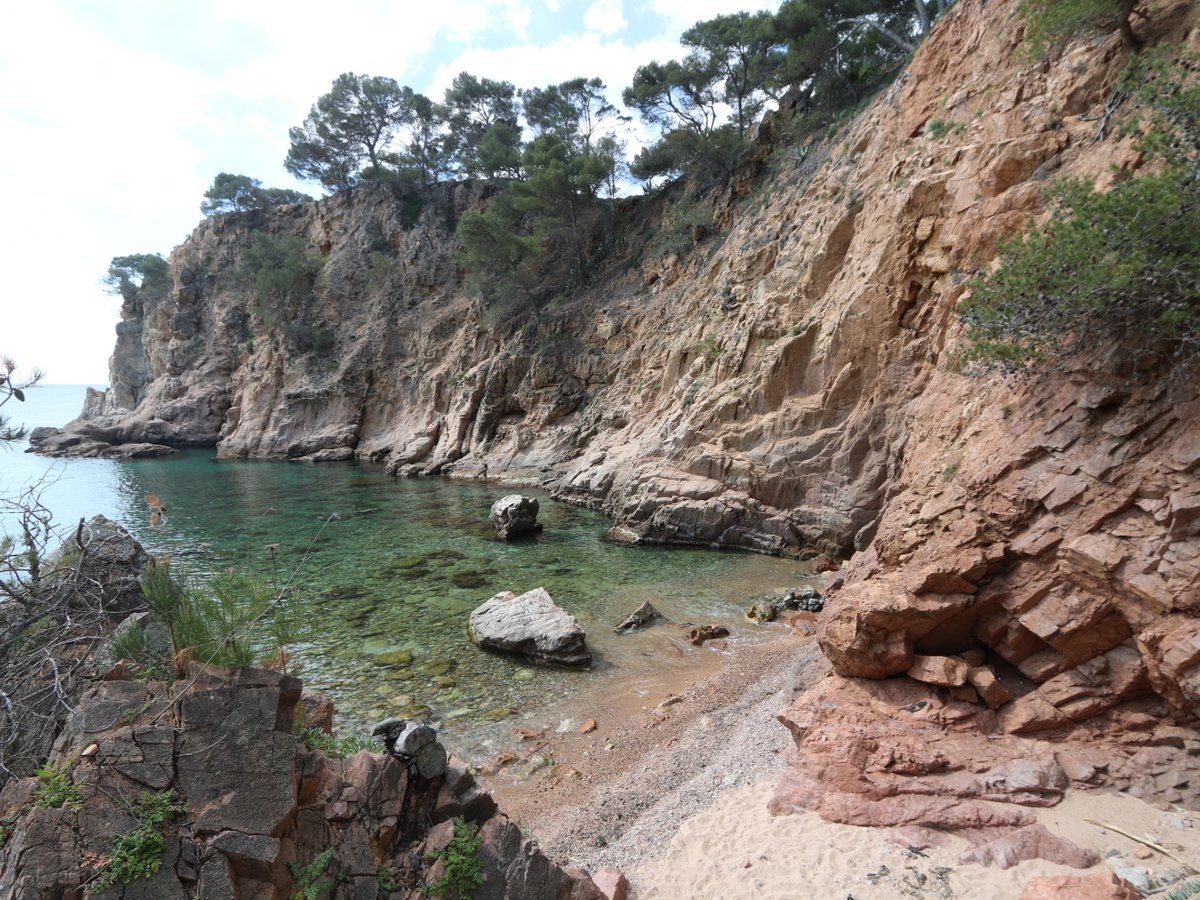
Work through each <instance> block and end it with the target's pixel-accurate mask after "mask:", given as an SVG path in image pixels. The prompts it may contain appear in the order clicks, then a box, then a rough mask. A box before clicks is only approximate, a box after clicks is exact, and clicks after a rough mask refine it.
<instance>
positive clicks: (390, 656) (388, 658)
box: [371, 650, 413, 666]
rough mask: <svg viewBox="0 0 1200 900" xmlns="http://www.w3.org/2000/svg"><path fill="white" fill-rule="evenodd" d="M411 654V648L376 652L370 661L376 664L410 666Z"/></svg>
mask: <svg viewBox="0 0 1200 900" xmlns="http://www.w3.org/2000/svg"><path fill="white" fill-rule="evenodd" d="M412 661H413V655H412V651H411V650H392V651H390V652H388V653H376V654H375V655H374V656H372V657H371V662H372V663H374V664H375V665H377V666H411V665H412Z"/></svg>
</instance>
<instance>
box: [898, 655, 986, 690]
mask: <svg viewBox="0 0 1200 900" xmlns="http://www.w3.org/2000/svg"><path fill="white" fill-rule="evenodd" d="M970 669H971V667H970V666H969V665H967V662H966V660H963V659H958V658H957V657H954V656H921V655H919V654H918V655H917V656H914V657H913V664H912V667H911V668H910V669H909V670H908V677H909V678H915V679H916V680H917V681H923V682H924V683H925V684H936V685H938V686H940V687H962V686H963V685H964V684H966V683H967V673H968V672H969V671H970Z"/></svg>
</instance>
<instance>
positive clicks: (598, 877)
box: [592, 866, 629, 900]
mask: <svg viewBox="0 0 1200 900" xmlns="http://www.w3.org/2000/svg"><path fill="white" fill-rule="evenodd" d="M592 882H593V883H594V884H595V885H596V887H598V888H600V892H601V893H602V894H604V896H605V897H606V898H608V900H625V898H626V897H627V896H629V882H628V881H627V880H626V879H625V873H624V872H622V871H621V870H620V869H614V868H612V867H611V866H606V867H605V868H603V869H601V870H600V871H598V872H596V873H594V874H593V875H592Z"/></svg>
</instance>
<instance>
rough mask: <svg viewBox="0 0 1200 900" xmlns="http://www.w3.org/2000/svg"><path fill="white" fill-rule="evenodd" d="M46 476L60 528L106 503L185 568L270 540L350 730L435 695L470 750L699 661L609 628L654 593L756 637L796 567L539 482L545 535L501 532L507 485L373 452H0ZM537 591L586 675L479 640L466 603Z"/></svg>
mask: <svg viewBox="0 0 1200 900" xmlns="http://www.w3.org/2000/svg"><path fill="white" fill-rule="evenodd" d="M40 390H42V391H46V390H47V389H45V388H43V389H40ZM82 396H83V391H82V388H80V389H78V392H77V397H78V402H76V403H75V405H74V407H73V408H72V409H70V410H69V411H68V412H67V413H66V414H65V415H62V414H59V415H58V418H57V419H54V420H50V424H62V423H63V422H65V421H66V420H67V419H69V418H71V417H73V416H74V414H75V413H76V412H77V411H78V408H79V405H80V404H81V403H82ZM35 399H41V398H40V397H38V396H37V395H34V394H32V393H31V396H30V400H31V402H32V401H34V400H35ZM50 399H55V400H57V399H58V398H50ZM63 402H64V403H65V402H66V401H63ZM10 405H12V404H10ZM6 411H7V408H6ZM33 424H42V422H35V423H33ZM47 472H48V473H50V477H52V478H53V479H54V481H53V483H52V484H50V486H49V487H48V488H47V489H46V490H45V491H44V492H43V501H44V502H45V503H46V504H47V505H48V506H49V507H50V508H51V509H52V510H53V511H54V513H55V516H56V518H57V519H58V521H60V522H61V523H63V527H64V529H69V528H70V527H71V526H72V525H73V524H74V522H76V521H78V519H79V517H80V516H91V515H94V514H95V513H97V512H103V513H104V514H105V515H107V516H109V517H110V518H113V519H115V520H117V521H119V522H121V523H122V524H123V525H125V526H126V527H127V528H129V529H130V530H131V531H132V532H133V533H134V534H135V535H136V536H137V537H138V538H139V539H140V540H141V541H142V542H143V543H144V544H145V545H146V546H147V548H149V549H152V550H154V551H157V552H165V553H171V554H173V555H174V556H175V557H176V558H177V559H178V560H180V561H185V562H186V565H187V566H188V568H189V569H191V570H192V571H196V572H199V573H203V572H205V571H213V570H215V569H217V568H223V567H227V566H237V567H244V568H247V569H250V570H253V571H257V572H259V573H261V574H264V575H268V576H270V575H271V574H272V559H271V555H270V554H269V553H268V551H267V549H266V548H267V546H268V545H278V550H277V551H276V558H275V562H274V566H275V567H276V569H277V575H278V577H279V578H280V579H281V580H283V579H287V578H293V579H294V580H295V583H296V584H298V585H299V586H300V588H301V593H302V598H303V600H302V602H303V606H304V609H305V618H306V622H307V625H308V626H309V628H308V633H307V634H306V636H305V640H304V642H303V643H301V644H300V645H299V646H298V647H296V648H295V653H294V660H295V668H297V669H298V671H299V672H300V674H302V675H303V676H304V678H305V681H306V683H307V684H308V685H309V686H311V687H315V688H318V689H321V690H325V691H326V692H328V693H329V694H331V695H332V696H333V697H334V699H335V702H336V704H337V708H338V710H339V715H340V718H341V722H340V725H341V727H342V728H353V729H358V728H361V727H362V726H364V725H367V724H369V723H370V722H372V721H374V720H378V719H380V718H383V717H384V716H388V715H403V714H404V712H405V711H406V710H408V711H409V712H414V711H418V710H420V709H421V708H423V707H427V708H428V710H429V713H430V714H431V715H432V716H433V718H434V719H435V720H436V721H437V722H438V723H440V724H441V726H442V727H443V729H445V730H447V731H448V732H449V734H450V735H451V736H452V737H451V738H450V739H451V740H452V742H456V745H457V746H459V747H460V749H461V750H465V751H467V752H469V751H470V749H471V747H473V746H479V745H481V744H482V743H483V742H486V741H487V740H488V735H489V734H490V733H494V732H495V731H497V730H498V729H501V728H504V729H507V728H508V727H510V726H511V725H512V724H513V722H514V721H515V720H517V719H519V718H521V717H523V716H526V715H528V714H529V713H530V712H531V711H534V710H538V709H545V708H547V707H549V706H551V705H554V704H558V703H561V702H562V701H564V700H566V699H569V698H570V697H571V695H572V694H573V693H575V692H578V691H579V690H581V689H582V688H584V687H588V686H594V685H595V684H596V683H597V680H598V679H612V678H615V677H620V676H622V675H633V674H638V675H644V674H645V673H646V672H661V673H662V674H663V676H664V678H666V677H673V678H678V676H679V673H680V671H682V670H686V668H687V667H688V666H689V665H694V660H692V661H689V659H688V655H689V654H691V653H692V651H691V649H690V648H687V650H686V652H685V653H684V654H682V655H681V653H680V650H681V649H683V648H684V647H685V646H686V645H684V643H683V640H682V634H681V630H680V629H678V628H675V627H673V626H668V627H664V628H656V629H651V630H650V631H648V632H645V633H642V634H638V635H632V636H624V637H622V636H618V635H616V634H615V633H613V631H612V626H613V625H614V624H615V623H616V622H618V621H620V620H621V619H622V618H623V617H624V616H625V615H626V614H628V613H629V612H630V611H632V610H633V609H634V608H636V607H637V606H638V605H639V604H640V603H641V602H643V601H644V600H650V601H652V602H653V603H654V605H655V606H657V607H658V608H659V609H660V610H661V611H662V612H663V613H664V614H666V615H667V616H668V617H669V618H671V619H674V620H676V621H687V620H695V621H722V622H724V623H725V624H727V625H729V626H730V627H731V629H732V630H733V631H734V633H735V636H737V635H742V636H748V637H749V636H753V635H754V633H755V626H751V625H749V624H747V623H746V622H745V621H744V620H743V619H742V615H741V614H742V610H743V608H744V606H745V604H746V602H747V599H748V598H749V597H751V596H754V595H757V594H762V593H771V592H775V591H780V590H782V589H784V588H786V587H789V586H791V585H794V584H796V583H798V582H800V581H802V580H803V579H804V575H803V570H802V569H801V568H800V567H799V566H798V565H797V564H796V563H794V562H792V561H789V560H782V559H774V558H769V557H762V556H756V555H750V554H739V553H728V552H717V551H703V550H682V549H664V548H630V547H622V546H617V545H613V544H607V543H604V542H602V541H601V540H600V537H601V535H602V534H603V533H604V532H605V531H606V530H607V528H608V526H609V522H608V521H607V520H606V519H605V518H604V517H602V516H600V515H599V514H597V513H595V512H592V511H589V510H585V509H580V508H577V507H573V506H569V505H567V504H563V503H559V502H557V501H554V500H552V499H550V498H549V497H548V496H547V495H545V494H544V493H541V492H538V491H534V490H529V489H526V490H524V491H523V493H527V494H532V495H534V496H537V497H539V499H540V500H541V501H542V509H541V513H540V515H539V521H541V522H542V523H543V524H544V526H545V531H544V532H543V534H542V535H540V536H538V537H537V538H536V539H533V540H528V541H522V542H514V543H504V542H500V541H497V540H495V538H494V534H493V532H492V530H491V528H490V526H489V525H488V523H487V515H488V510H489V508H490V506H491V504H492V503H493V502H494V501H495V500H496V499H497V498H498V497H500V496H502V495H503V494H505V493H510V492H511V489H508V488H505V487H503V486H498V485H488V484H478V483H463V482H452V481H441V480H433V479H428V480H415V481H410V480H396V479H392V478H389V477H387V476H386V475H385V474H384V473H383V472H382V470H380V469H379V468H377V467H372V466H365V465H355V464H322V465H312V464H304V463H287V462H262V461H216V460H214V459H213V458H212V453H211V451H204V450H201V451H189V452H187V453H184V454H181V456H179V457H176V458H173V459H169V460H142V461H135V462H115V461H110V460H70V461H57V462H56V461H51V460H44V459H42V458H40V457H37V456H34V455H32V454H20V453H9V454H5V455H4V456H3V457H0V491H3V492H4V493H6V494H11V493H12V492H13V490H14V487H16V486H19V483H21V482H22V481H28V480H29V479H31V478H33V477H36V476H37V475H39V474H42V473H47ZM150 494H155V495H157V496H158V497H159V498H160V500H161V501H162V502H163V503H165V504H166V506H167V517H166V523H165V525H162V526H161V527H157V528H151V527H150V524H149V513H150V511H149V508H148V507H147V505H146V497H147V496H149V495H150ZM539 586H540V587H545V588H546V589H547V590H548V591H549V592H550V594H551V595H552V596H553V597H554V598H555V600H556V601H557V602H558V603H559V604H560V605H561V606H563V607H565V608H566V609H568V610H570V611H571V612H572V613H573V614H574V615H575V616H576V617H577V618H578V619H579V620H580V623H581V624H582V625H583V627H584V629H585V630H586V631H587V632H588V643H589V646H591V647H592V649H593V652H594V653H595V655H596V663H595V665H594V667H593V669H592V670H590V671H587V672H576V671H566V670H557V669H547V668H542V667H532V666H526V665H524V664H523V663H521V662H519V661H517V660H514V659H511V658H509V657H502V656H497V655H493V654H489V653H484V652H482V651H480V650H478V649H477V648H475V647H474V646H473V645H471V643H470V641H469V640H468V638H467V633H466V622H467V617H468V615H469V614H470V612H471V610H472V609H474V608H475V607H476V606H478V605H479V603H481V602H482V601H483V600H485V599H487V598H488V597H490V596H491V595H492V594H494V593H496V592H498V591H502V590H513V591H517V592H522V591H525V590H529V589H531V588H535V587H539ZM464 745H465V746H464Z"/></svg>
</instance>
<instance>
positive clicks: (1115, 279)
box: [961, 54, 1200, 370]
mask: <svg viewBox="0 0 1200 900" xmlns="http://www.w3.org/2000/svg"><path fill="white" fill-rule="evenodd" d="M1194 69H1195V65H1194V61H1192V60H1183V61H1182V63H1181V62H1178V61H1177V62H1172V61H1170V60H1169V58H1168V57H1167V56H1165V55H1160V54H1143V55H1142V56H1141V57H1138V58H1137V59H1135V60H1134V62H1133V63H1132V64H1131V65H1130V67H1129V70H1128V71H1127V73H1126V75H1125V77H1124V79H1123V81H1122V84H1121V85H1120V89H1121V90H1123V91H1125V92H1127V93H1128V94H1129V95H1130V96H1131V97H1132V98H1133V100H1134V102H1135V103H1137V104H1139V105H1140V106H1141V107H1142V108H1143V109H1146V110H1148V111H1149V115H1148V116H1134V117H1132V119H1131V120H1130V121H1129V122H1127V123H1126V128H1127V130H1129V131H1131V132H1133V133H1136V134H1138V135H1139V144H1140V146H1141V148H1142V149H1143V150H1144V151H1145V152H1146V153H1147V155H1148V156H1149V158H1151V159H1153V160H1156V161H1157V162H1158V166H1159V167H1158V169H1157V171H1154V172H1152V173H1151V174H1149V175H1144V176H1142V177H1140V178H1127V179H1126V180H1124V181H1120V182H1119V183H1117V184H1116V185H1115V186H1114V187H1113V188H1112V189H1110V190H1109V191H1107V192H1105V193H1099V192H1097V191H1095V190H1094V189H1093V187H1092V186H1091V185H1090V184H1088V183H1086V182H1081V181H1078V180H1073V181H1066V182H1063V183H1060V184H1058V185H1057V186H1055V188H1054V189H1053V190H1052V191H1051V195H1050V196H1051V200H1052V209H1053V215H1052V217H1051V219H1050V221H1049V222H1048V223H1047V224H1046V225H1045V226H1044V227H1043V228H1042V229H1040V230H1038V231H1035V232H1034V233H1032V234H1030V235H1028V236H1027V237H1025V238H1023V239H1022V238H1020V237H1018V238H1014V239H1012V240H1010V241H1008V242H1007V243H1005V244H1003V245H1002V246H1001V249H1000V266H999V268H998V270H997V271H996V272H995V273H994V274H993V275H992V276H991V277H990V278H986V279H977V280H976V281H975V282H973V283H972V296H971V298H970V299H969V300H968V301H967V302H966V303H964V304H963V306H962V307H961V312H962V314H963V316H964V319H965V321H966V323H967V324H968V326H969V328H970V332H969V339H970V342H971V347H970V349H969V351H968V354H967V356H968V359H969V360H976V361H981V362H983V363H985V364H988V365H999V366H1001V367H1003V368H1007V369H1010V370H1011V369H1019V368H1023V367H1026V366H1029V365H1034V364H1038V363H1041V362H1045V361H1051V362H1052V361H1056V360H1061V359H1064V358H1065V357H1067V356H1069V355H1071V354H1072V353H1075V352H1076V351H1078V350H1081V349H1084V348H1086V347H1093V346H1097V345H1099V344H1103V343H1109V342H1111V343H1113V344H1114V345H1115V346H1116V348H1117V349H1118V351H1119V355H1120V356H1121V357H1122V358H1123V359H1125V360H1129V359H1134V358H1137V357H1139V356H1142V355H1144V354H1147V353H1156V354H1162V355H1167V356H1171V357H1172V358H1173V359H1174V360H1175V361H1176V362H1178V363H1183V364H1186V363H1188V362H1191V361H1194V360H1196V359H1198V358H1200V79H1198V78H1197V77H1196V76H1195V75H1194V74H1193V72H1194Z"/></svg>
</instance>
